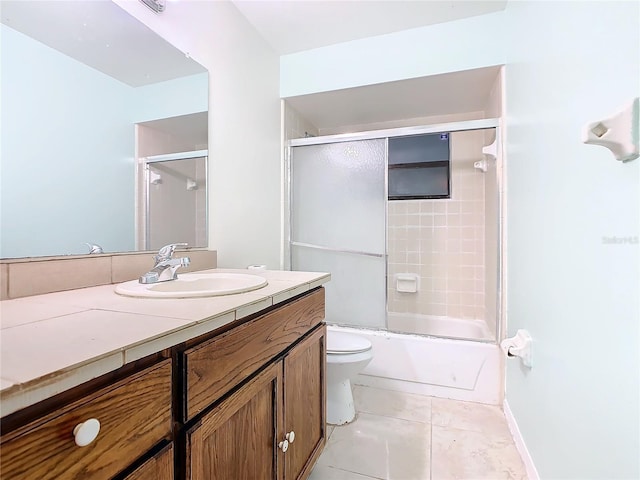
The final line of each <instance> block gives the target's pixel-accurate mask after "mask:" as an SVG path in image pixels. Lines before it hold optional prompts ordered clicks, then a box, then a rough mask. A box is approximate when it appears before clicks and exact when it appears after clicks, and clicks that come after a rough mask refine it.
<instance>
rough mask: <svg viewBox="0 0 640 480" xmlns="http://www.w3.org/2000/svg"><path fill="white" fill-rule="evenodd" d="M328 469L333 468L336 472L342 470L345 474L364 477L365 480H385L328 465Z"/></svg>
mask: <svg viewBox="0 0 640 480" xmlns="http://www.w3.org/2000/svg"><path fill="white" fill-rule="evenodd" d="M327 467H329V468H333V469H335V470H341V471H343V472H349V473H353V474H354V475H360V476H361V477H364V478H371V479H372V480H384V478H380V477H372V476H371V475H365V474H364V473H360V472H354V471H353V470H347V469H346V468H340V467H334V466H333V465H327Z"/></svg>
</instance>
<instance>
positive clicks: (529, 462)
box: [502, 398, 540, 480]
mask: <svg viewBox="0 0 640 480" xmlns="http://www.w3.org/2000/svg"><path fill="white" fill-rule="evenodd" d="M502 408H503V410H504V416H505V418H506V419H507V425H508V426H509V430H510V431H511V436H512V437H513V440H514V442H515V444H516V448H517V449H518V453H519V454H520V457H521V458H522V461H523V463H524V466H525V468H526V470H527V477H528V478H529V480H540V476H539V475H538V470H536V466H535V465H534V464H533V459H532V458H531V455H529V450H527V446H526V445H525V443H524V439H523V438H522V434H521V433H520V429H519V428H518V424H517V423H516V419H515V417H514V416H513V412H512V411H511V409H510V408H509V402H507V399H506V398H505V399H504V403H503V405H502Z"/></svg>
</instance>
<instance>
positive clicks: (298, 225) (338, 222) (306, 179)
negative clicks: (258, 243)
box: [290, 139, 387, 328]
mask: <svg viewBox="0 0 640 480" xmlns="http://www.w3.org/2000/svg"><path fill="white" fill-rule="evenodd" d="M385 157H386V139H374V140H361V141H351V142H340V143H329V144H322V145H304V146H294V147H291V155H290V162H291V163H290V175H291V177H290V182H291V184H290V185H291V198H290V201H291V203H290V205H291V210H290V212H291V213H290V214H291V218H290V222H291V223H290V227H291V228H290V254H291V268H292V269H293V270H307V271H325V272H330V273H331V282H329V283H328V284H326V285H325V287H326V295H327V300H326V319H327V322H329V323H335V324H340V325H350V326H364V327H368V328H385V327H386V318H385V302H386V278H385V276H386V251H385V237H386V233H385V232H386V224H385V217H386V197H387V195H386V186H385V183H386V182H385V169H386V166H385Z"/></svg>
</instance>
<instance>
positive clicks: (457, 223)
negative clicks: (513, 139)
mask: <svg viewBox="0 0 640 480" xmlns="http://www.w3.org/2000/svg"><path fill="white" fill-rule="evenodd" d="M483 146H484V133H483V132H482V131H469V132H455V133H452V134H451V198H449V199H434V200H393V201H389V204H388V232H387V233H388V253H389V263H388V275H389V282H388V287H387V288H388V309H389V311H390V312H399V313H416V314H422V315H438V316H446V317H451V318H463V319H479V320H484V319H485V309H486V306H485V303H486V298H485V297H486V289H485V228H486V227H485V181H486V180H487V179H488V178H489V177H487V174H485V173H483V172H481V171H480V170H477V169H475V168H474V166H473V164H474V162H475V161H477V160H481V159H482V147H483ZM397 273H415V274H418V275H419V277H420V287H419V291H418V292H417V293H401V292H397V291H396V282H395V277H394V275H395V274H397Z"/></svg>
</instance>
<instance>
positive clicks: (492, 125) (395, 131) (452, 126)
mask: <svg viewBox="0 0 640 480" xmlns="http://www.w3.org/2000/svg"><path fill="white" fill-rule="evenodd" d="M487 129H495V131H496V142H497V145H498V148H497V155H496V168H497V173H496V175H497V179H496V180H497V194H498V197H499V198H498V199H497V201H498V221H497V224H498V239H499V245H498V254H497V257H498V262H497V263H498V265H497V269H498V275H497V283H498V284H497V285H496V291H497V295H496V317H497V318H496V323H497V324H496V338H495V339H493V340H491V343H499V342H500V341H501V340H502V339H503V330H504V322H505V318H504V314H505V311H506V309H505V305H504V298H505V296H504V291H503V289H504V285H505V284H506V282H505V278H506V271H505V262H504V257H505V255H506V253H505V250H504V245H505V243H504V242H505V232H506V216H505V211H506V205H505V198H504V172H505V166H504V157H503V143H502V142H503V138H502V134H501V120H500V119H499V118H489V119H482V120H468V121H461V122H451V123H440V124H434V125H425V126H418V127H403V128H392V129H384V130H372V131H367V132H358V133H347V134H338V135H326V136H318V137H307V138H299V139H293V140H289V141H287V142H286V149H285V156H284V162H285V165H284V184H285V192H284V202H283V240H284V241H283V247H282V252H281V256H282V261H283V262H282V263H283V266H284V268H285V269H287V270H290V269H291V264H292V248H291V247H292V246H303V247H304V246H306V247H309V248H320V249H322V248H323V247H322V246H318V245H312V244H309V245H303V244H299V243H298V244H297V245H296V243H297V242H294V241H293V240H292V237H291V230H292V217H291V203H292V184H291V177H292V175H291V171H292V162H291V157H292V149H293V147H299V146H308V145H321V144H328V143H339V142H351V141H355V140H373V139H388V138H393V137H400V136H408V135H419V134H429V133H441V132H462V131H469V130H487ZM386 153H388V140H387V145H386ZM384 184H385V197H388V155H385V179H384ZM384 222H385V247H384V259H385V280H386V283H387V284H388V281H389V280H388V266H387V265H388V262H387V259H388V251H387V248H388V244H389V239H388V228H387V227H388V201H387V202H386V203H385V220H384ZM327 250H333V251H336V250H334V249H327ZM340 252H341V253H350V254H357V255H373V256H376V255H378V254H377V253H374V252H362V251H351V250H344V251H340ZM378 256H379V255H378ZM385 307H386V308H387V309H388V293H387V289H385ZM445 338H446V337H445Z"/></svg>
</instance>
